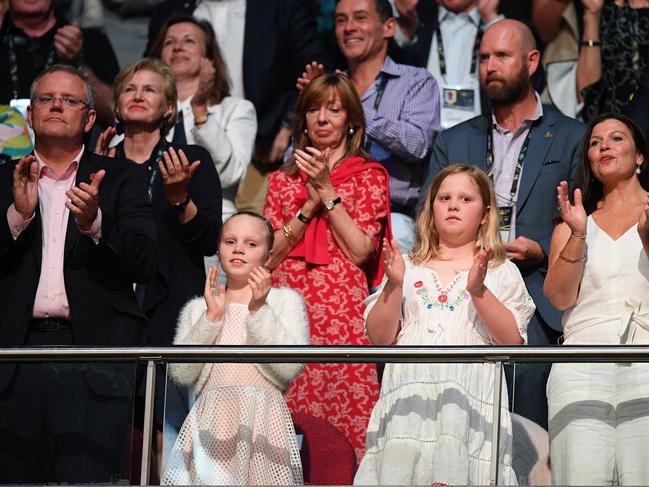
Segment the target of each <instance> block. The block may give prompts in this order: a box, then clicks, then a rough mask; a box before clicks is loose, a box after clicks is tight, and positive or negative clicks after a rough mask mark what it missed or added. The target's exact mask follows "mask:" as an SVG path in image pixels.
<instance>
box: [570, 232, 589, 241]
mask: <svg viewBox="0 0 649 487" xmlns="http://www.w3.org/2000/svg"><path fill="white" fill-rule="evenodd" d="M570 238H574V239H575V240H586V234H585V233H584V234H583V235H578V234H575V233H571V234H570Z"/></svg>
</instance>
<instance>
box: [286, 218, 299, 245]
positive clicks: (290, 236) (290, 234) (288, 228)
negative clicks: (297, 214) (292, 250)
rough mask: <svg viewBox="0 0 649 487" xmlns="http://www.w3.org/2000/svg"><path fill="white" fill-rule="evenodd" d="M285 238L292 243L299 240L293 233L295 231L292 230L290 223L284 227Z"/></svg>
mask: <svg viewBox="0 0 649 487" xmlns="http://www.w3.org/2000/svg"><path fill="white" fill-rule="evenodd" d="M283 230H284V236H285V237H286V239H287V240H290V241H291V242H295V241H296V240H297V237H296V236H295V234H294V233H293V229H292V228H291V223H290V222H288V223H286V224H285V225H284V228H283Z"/></svg>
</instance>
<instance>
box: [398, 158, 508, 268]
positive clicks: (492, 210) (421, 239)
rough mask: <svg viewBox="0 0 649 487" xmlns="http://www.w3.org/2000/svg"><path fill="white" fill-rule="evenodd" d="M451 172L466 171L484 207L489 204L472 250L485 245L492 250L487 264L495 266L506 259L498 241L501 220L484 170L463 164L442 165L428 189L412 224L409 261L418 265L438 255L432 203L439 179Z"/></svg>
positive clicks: (477, 249)
mask: <svg viewBox="0 0 649 487" xmlns="http://www.w3.org/2000/svg"><path fill="white" fill-rule="evenodd" d="M453 174H466V175H467V176H469V177H470V178H471V179H472V180H473V181H474V182H475V184H476V186H477V187H478V192H479V193H480V197H481V198H482V204H483V205H484V206H485V209H486V207H487V206H488V207H489V213H488V218H487V222H486V223H485V224H484V225H481V226H480V229H479V230H478V234H477V236H476V242H475V252H476V253H477V252H478V251H479V250H480V249H482V248H485V247H488V248H490V249H491V250H492V251H493V256H492V258H491V260H490V261H489V265H490V266H494V265H497V264H500V263H501V262H503V261H504V260H505V259H506V258H507V255H506V253H505V247H504V246H503V243H502V241H501V240H500V231H499V225H500V220H499V217H498V207H497V206H496V196H495V193H494V190H493V186H492V185H491V181H490V180H489V177H488V176H487V175H486V174H485V173H484V171H482V170H481V169H479V168H477V167H475V166H469V165H465V164H453V165H451V166H447V167H445V168H444V169H442V170H441V171H440V172H439V173H438V174H437V176H436V177H435V179H434V180H433V183H432V184H431V185H430V188H428V191H427V192H426V196H425V198H424V202H423V205H422V207H421V210H420V211H419V214H418V215H417V221H416V225H415V227H416V231H417V243H416V244H415V246H414V248H413V249H412V250H411V252H410V259H411V260H412V263H413V264H415V265H420V264H423V263H425V262H427V261H429V260H431V259H435V258H438V257H439V234H438V233H437V229H436V228H435V218H434V215H433V203H434V202H435V198H436V197H437V192H438V191H439V187H440V186H441V185H442V182H443V181H444V180H445V179H446V178H447V177H448V176H451V175H453Z"/></svg>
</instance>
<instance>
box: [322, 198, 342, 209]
mask: <svg viewBox="0 0 649 487" xmlns="http://www.w3.org/2000/svg"><path fill="white" fill-rule="evenodd" d="M342 200H343V199H342V198H341V197H340V196H338V197H337V198H334V199H332V200H329V201H325V202H324V207H325V210H327V211H331V210H333V209H334V206H336V205H337V204H338V203H340V202H341V201H342Z"/></svg>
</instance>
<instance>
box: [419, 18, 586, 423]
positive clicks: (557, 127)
mask: <svg viewBox="0 0 649 487" xmlns="http://www.w3.org/2000/svg"><path fill="white" fill-rule="evenodd" d="M539 58H540V53H539V51H538V50H536V44H535V42H534V37H533V36H532V33H531V31H530V30H529V28H528V27H527V26H525V24H523V23H521V22H519V21H515V20H502V21H500V22H498V23H496V24H495V25H493V26H492V27H490V28H489V29H487V30H486V32H485V34H484V36H483V38H482V42H481V45H480V83H481V85H482V89H483V90H484V92H485V93H486V94H487V96H488V97H489V100H490V102H491V104H492V105H493V111H492V113H489V114H485V115H481V116H479V117H475V118H473V119H471V120H468V121H466V122H463V123H461V124H459V125H456V126H455V127H453V128H451V129H448V130H445V131H443V132H442V133H440V134H439V136H438V137H437V139H436V141H435V144H434V148H433V155H432V157H431V161H430V170H429V175H428V181H427V184H426V187H428V186H429V185H430V182H431V180H432V178H434V177H435V175H436V174H437V173H438V172H439V171H440V170H441V169H442V168H443V167H444V166H447V165H448V164H452V163H469V164H473V165H476V166H478V167H480V168H482V169H483V170H485V171H486V172H487V173H488V174H490V177H491V179H492V180H493V182H494V187H495V190H496V195H497V201H498V207H499V213H500V215H501V236H502V237H503V241H504V242H505V247H506V249H507V254H508V257H509V258H510V259H512V261H513V262H514V263H516V264H517V265H518V267H519V269H520V271H521V274H522V275H523V278H524V279H525V284H526V285H527V289H528V291H529V293H530V295H531V296H532V298H533V299H534V302H535V303H536V308H537V309H536V313H535V315H534V317H533V318H532V320H531V322H530V324H529V326H528V344H529V345H533V346H541V345H550V344H556V343H557V340H558V338H559V336H560V335H561V314H560V313H559V311H557V310H556V309H554V308H553V307H552V305H551V304H550V303H549V301H548V300H547V299H546V298H545V296H544V295H543V280H544V279H545V274H546V272H547V256H548V255H549V253H550V238H551V235H552V230H553V228H554V223H553V218H554V216H555V215H556V209H557V203H556V188H557V186H558V184H559V182H560V181H563V180H566V181H571V180H572V177H573V175H574V172H575V170H576V167H577V162H578V156H579V154H578V152H579V142H580V140H581V137H582V134H583V130H584V127H583V124H581V123H580V122H577V121H576V120H573V119H571V118H568V117H566V116H564V115H562V114H560V113H559V112H558V111H557V110H555V109H553V108H551V107H548V106H542V105H541V102H540V98H539V96H538V93H536V92H535V91H534V90H533V88H532V82H531V78H532V76H533V75H534V73H535V72H536V69H537V67H538V64H539ZM422 197H423V196H422ZM549 368H550V366H549V364H547V365H546V364H538V365H537V364H516V366H515V367H514V368H513V369H512V368H510V369H508V377H507V378H508V386H509V392H510V404H511V406H512V407H513V410H514V411H515V412H517V413H519V414H521V415H523V416H525V417H527V418H529V419H532V420H533V421H535V422H537V423H538V424H540V425H541V426H543V427H545V428H547V401H546V398H545V382H546V380H547V375H548V373H549ZM514 376H515V379H514ZM512 394H513V398H511V395H512Z"/></svg>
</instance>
